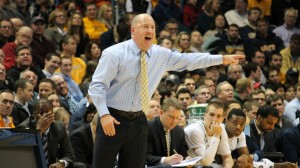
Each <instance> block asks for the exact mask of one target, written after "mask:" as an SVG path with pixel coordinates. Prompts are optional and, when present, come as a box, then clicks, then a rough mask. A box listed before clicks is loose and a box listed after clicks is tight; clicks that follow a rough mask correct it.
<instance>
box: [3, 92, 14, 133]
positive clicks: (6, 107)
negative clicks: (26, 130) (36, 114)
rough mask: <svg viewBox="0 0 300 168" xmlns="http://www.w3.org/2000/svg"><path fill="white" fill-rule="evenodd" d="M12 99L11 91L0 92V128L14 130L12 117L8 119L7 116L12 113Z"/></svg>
mask: <svg viewBox="0 0 300 168" xmlns="http://www.w3.org/2000/svg"><path fill="white" fill-rule="evenodd" d="M14 99H15V96H14V94H13V92H12V91H10V90H2V91H0V128H1V127H9V128H15V125H14V123H13V120H12V117H9V115H10V114H11V113H12V109H13V106H14Z"/></svg>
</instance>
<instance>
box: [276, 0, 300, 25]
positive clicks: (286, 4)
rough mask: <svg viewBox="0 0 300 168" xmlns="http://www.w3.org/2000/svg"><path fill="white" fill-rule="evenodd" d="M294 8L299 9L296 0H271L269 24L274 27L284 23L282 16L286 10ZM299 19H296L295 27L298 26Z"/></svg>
mask: <svg viewBox="0 0 300 168" xmlns="http://www.w3.org/2000/svg"><path fill="white" fill-rule="evenodd" d="M290 8H294V9H298V10H299V9H300V1H298V0H289V1H281V0H272V5H271V18H270V24H272V25H275V26H280V25H282V24H283V23H284V14H285V12H286V10H288V9H290ZM299 23H300V19H299V17H298V19H297V21H296V25H299Z"/></svg>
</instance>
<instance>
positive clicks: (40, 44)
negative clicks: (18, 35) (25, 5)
mask: <svg viewBox="0 0 300 168" xmlns="http://www.w3.org/2000/svg"><path fill="white" fill-rule="evenodd" d="M45 27H46V24H45V20H44V18H42V17H41V16H36V17H34V18H32V20H31V28H32V31H33V39H32V42H31V44H30V47H31V49H32V55H34V60H33V63H34V65H35V66H39V67H40V68H42V69H43V68H44V66H45V58H46V55H47V54H48V53H52V52H54V51H55V46H54V44H53V42H54V41H50V40H48V39H47V38H46V37H45V36H44V31H45ZM51 40H53V39H51Z"/></svg>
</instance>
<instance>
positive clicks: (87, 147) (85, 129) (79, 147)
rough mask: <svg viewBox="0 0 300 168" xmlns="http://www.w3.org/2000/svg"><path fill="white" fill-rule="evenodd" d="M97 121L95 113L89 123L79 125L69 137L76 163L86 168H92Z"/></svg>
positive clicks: (97, 117) (97, 116)
mask: <svg viewBox="0 0 300 168" xmlns="http://www.w3.org/2000/svg"><path fill="white" fill-rule="evenodd" d="M98 120H99V115H98V114H97V113H96V114H95V116H94V119H93V121H92V122H91V123H86V124H83V125H81V126H80V127H79V128H77V129H76V130H74V131H73V132H72V133H71V135H70V141H71V143H72V147H73V149H74V154H75V158H76V161H78V162H82V163H84V164H85V165H86V167H87V168H91V167H92V162H93V156H94V140H95V136H96V127H97V121H98Z"/></svg>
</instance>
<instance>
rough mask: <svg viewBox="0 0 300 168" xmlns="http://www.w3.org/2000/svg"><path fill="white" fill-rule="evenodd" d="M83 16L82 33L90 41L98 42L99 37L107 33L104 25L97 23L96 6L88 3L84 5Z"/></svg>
mask: <svg viewBox="0 0 300 168" xmlns="http://www.w3.org/2000/svg"><path fill="white" fill-rule="evenodd" d="M85 16H86V17H84V18H83V23H84V31H85V32H86V33H87V34H88V35H89V38H90V39H91V40H99V38H100V35H101V34H102V33H104V32H106V31H107V28H106V27H105V24H104V23H101V22H99V21H98V20H97V19H96V17H97V9H96V4H95V3H93V2H89V3H86V4H85Z"/></svg>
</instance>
